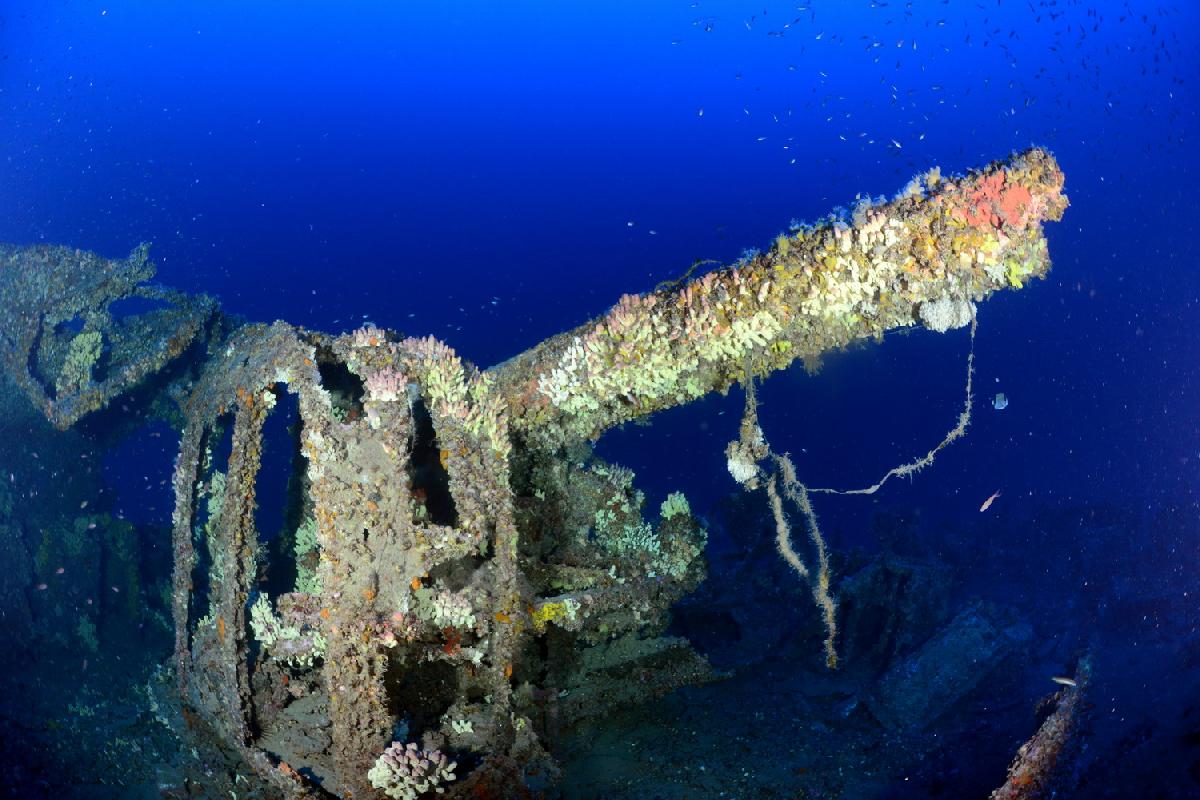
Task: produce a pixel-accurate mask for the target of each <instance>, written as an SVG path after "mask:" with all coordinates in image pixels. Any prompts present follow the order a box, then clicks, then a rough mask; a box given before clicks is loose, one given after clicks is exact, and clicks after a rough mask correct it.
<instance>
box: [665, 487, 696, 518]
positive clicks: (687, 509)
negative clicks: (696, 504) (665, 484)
mask: <svg viewBox="0 0 1200 800" xmlns="http://www.w3.org/2000/svg"><path fill="white" fill-rule="evenodd" d="M691 513H692V508H691V506H689V505H688V501H687V498H686V497H684V495H683V492H671V493H670V494H669V495H667V499H666V500H664V501H663V504H662V506H661V507H660V508H659V514H660V515H661V516H662V518H663V519H670V518H671V517H674V516H678V515H681V514H688V515H690V514H691Z"/></svg>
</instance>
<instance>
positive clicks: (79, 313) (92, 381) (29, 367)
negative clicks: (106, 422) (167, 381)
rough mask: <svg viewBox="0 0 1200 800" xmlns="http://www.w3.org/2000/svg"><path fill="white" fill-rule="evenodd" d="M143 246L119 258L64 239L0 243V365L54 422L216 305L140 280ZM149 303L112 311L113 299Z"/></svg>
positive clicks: (181, 336)
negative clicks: (144, 307) (59, 241)
mask: <svg viewBox="0 0 1200 800" xmlns="http://www.w3.org/2000/svg"><path fill="white" fill-rule="evenodd" d="M149 249H150V248H149V245H147V244H142V245H139V246H138V247H136V248H134V250H133V252H132V253H131V254H130V255H129V257H128V258H126V259H124V260H119V261H118V260H109V259H106V258H101V257H100V256H97V255H95V254H94V253H88V252H84V251H82V250H75V249H73V248H69V247H59V246H51V245H37V246H34V247H15V246H13V245H2V244H0V265H2V266H0V364H2V365H3V367H4V369H5V370H6V371H7V372H8V374H9V376H10V377H11V378H12V379H13V381H14V382H15V383H16V384H17V385H18V386H20V387H21V390H22V391H24V392H25V394H26V396H28V398H29V400H30V402H32V403H33V405H34V406H35V407H36V408H37V409H38V410H39V411H41V412H42V413H43V414H45V415H46V418H47V419H48V420H50V422H51V423H53V424H54V426H55V427H57V428H59V429H60V430H65V429H66V428H68V427H70V426H71V425H73V424H74V423H75V422H77V421H78V420H79V419H80V418H81V417H83V416H84V415H85V414H89V413H91V412H93V411H96V410H99V409H101V408H104V407H105V406H107V405H108V403H109V402H110V401H111V400H112V399H113V398H114V397H117V396H119V395H122V394H124V393H126V392H128V391H130V390H131V389H132V388H133V387H135V386H136V385H137V384H138V383H140V382H141V381H142V380H143V379H144V378H146V377H147V376H148V375H150V374H152V373H154V372H157V371H158V370H160V369H162V368H163V366H165V365H166V364H167V362H169V361H171V360H172V359H174V358H176V357H178V356H179V355H180V354H181V353H183V351H184V350H185V349H187V347H188V345H190V344H191V343H192V341H193V340H194V339H195V338H196V336H197V335H198V334H199V333H200V331H201V328H202V326H203V325H204V323H205V322H206V321H207V320H208V318H209V317H210V316H211V315H212V313H213V311H214V310H215V308H216V304H215V303H214V302H213V300H212V299H211V298H209V297H207V296H205V295H198V296H189V295H185V294H183V293H181V292H177V291H174V290H172V289H167V288H164V287H161V286H155V285H152V284H147V281H149V280H151V279H152V278H153V277H154V265H153V264H152V263H151V262H150V260H149V256H148V254H149ZM135 298H136V299H138V300H141V301H142V302H143V304H144V305H155V304H159V305H161V306H162V307H159V308H151V309H149V310H146V311H143V312H142V313H137V314H130V315H127V316H120V315H119V314H117V313H115V312H114V309H113V305H114V304H115V303H116V302H118V301H121V300H130V299H135Z"/></svg>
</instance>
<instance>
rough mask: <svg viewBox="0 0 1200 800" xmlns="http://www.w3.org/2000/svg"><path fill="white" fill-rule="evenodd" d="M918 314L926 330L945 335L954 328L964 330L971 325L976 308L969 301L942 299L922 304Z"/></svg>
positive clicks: (951, 298)
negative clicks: (963, 328)
mask: <svg viewBox="0 0 1200 800" xmlns="http://www.w3.org/2000/svg"><path fill="white" fill-rule="evenodd" d="M918 313H919V314H920V316H921V321H922V322H924V323H925V327H926V328H929V330H931V331H935V332H936V333H945V332H946V331H948V330H951V329H952V328H962V327H964V326H965V325H968V324H970V322H971V317H972V316H973V315H974V313H975V306H974V305H973V304H972V303H971V302H970V301H967V300H961V299H957V298H953V297H941V298H938V299H937V300H931V301H929V302H928V303H922V304H921V308H920V309H919V311H918Z"/></svg>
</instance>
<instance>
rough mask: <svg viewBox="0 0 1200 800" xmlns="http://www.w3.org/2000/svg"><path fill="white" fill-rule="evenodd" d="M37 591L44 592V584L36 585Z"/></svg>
mask: <svg viewBox="0 0 1200 800" xmlns="http://www.w3.org/2000/svg"><path fill="white" fill-rule="evenodd" d="M37 590H38V591H39V592H44V591H46V584H44V583H39V584H38V585H37Z"/></svg>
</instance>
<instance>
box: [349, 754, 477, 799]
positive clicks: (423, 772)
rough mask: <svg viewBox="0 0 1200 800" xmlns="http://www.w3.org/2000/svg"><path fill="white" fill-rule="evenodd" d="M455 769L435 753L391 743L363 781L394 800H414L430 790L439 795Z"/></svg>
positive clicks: (443, 757)
mask: <svg viewBox="0 0 1200 800" xmlns="http://www.w3.org/2000/svg"><path fill="white" fill-rule="evenodd" d="M455 766H456V764H455V763H454V762H453V761H450V760H448V759H447V758H446V756H445V755H444V754H443V753H442V752H441V751H439V750H422V749H420V748H419V747H417V745H416V744H414V743H413V742H409V743H408V744H407V745H405V744H402V743H400V742H392V744H391V746H389V747H388V749H387V750H384V751H383V754H382V755H380V756H379V759H378V760H377V761H376V762H375V766H373V767H371V769H370V771H369V772H367V779H368V780H370V781H371V785H372V786H374V787H375V788H376V789H379V790H380V791H381V792H383V793H384V794H385V795H387V796H388V797H391V798H393V799H394V800H416V799H417V798H418V797H420V796H421V795H422V794H424V793H425V792H428V791H430V790H432V791H434V792H436V793H437V794H442V793H443V792H444V791H445V789H444V788H442V786H441V784H443V783H448V782H450V781H452V780H454V767H455Z"/></svg>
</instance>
